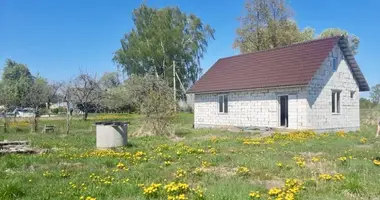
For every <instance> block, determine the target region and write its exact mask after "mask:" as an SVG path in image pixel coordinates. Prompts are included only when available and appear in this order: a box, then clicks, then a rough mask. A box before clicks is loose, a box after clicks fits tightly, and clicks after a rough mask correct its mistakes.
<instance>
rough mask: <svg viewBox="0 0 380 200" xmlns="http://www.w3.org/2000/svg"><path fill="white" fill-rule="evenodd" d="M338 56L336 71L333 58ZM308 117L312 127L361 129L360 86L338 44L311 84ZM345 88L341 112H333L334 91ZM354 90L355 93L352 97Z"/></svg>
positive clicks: (341, 100) (309, 87)
mask: <svg viewBox="0 0 380 200" xmlns="http://www.w3.org/2000/svg"><path fill="white" fill-rule="evenodd" d="M333 56H334V57H337V58H338V63H339V65H338V68H337V70H336V71H335V72H334V71H333V67H332V58H333ZM307 90H308V103H309V105H308V111H307V112H308V113H309V114H308V116H309V117H308V120H307V127H309V128H310V129H326V130H339V129H345V130H357V129H358V128H360V113H359V99H360V95H359V88H358V84H357V83H356V80H355V79H354V76H353V74H352V72H351V70H350V68H349V67H348V65H347V63H346V61H345V59H344V56H343V54H342V52H341V50H340V48H339V46H335V47H334V49H333V50H332V52H330V54H329V56H328V57H327V58H326V59H325V61H324V62H323V64H322V67H321V68H320V69H319V70H318V71H317V73H316V74H315V75H314V77H313V79H312V81H311V82H310V84H309V86H308V89H307ZM333 90H341V93H340V114H333V113H332V91H333ZM351 91H353V92H354V96H353V98H351Z"/></svg>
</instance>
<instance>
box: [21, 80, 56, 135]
mask: <svg viewBox="0 0 380 200" xmlns="http://www.w3.org/2000/svg"><path fill="white" fill-rule="evenodd" d="M49 90H50V88H49V85H48V82H47V80H46V79H44V78H42V77H41V76H39V75H37V77H35V78H34V80H33V83H32V85H31V86H30V88H29V91H28V93H27V96H26V99H27V100H28V105H29V106H31V107H32V108H34V111H35V113H34V116H33V121H32V124H33V127H32V129H31V131H32V132H37V130H38V118H39V116H38V115H39V110H40V108H41V107H43V106H45V103H46V102H48V101H49V92H50V91H49Z"/></svg>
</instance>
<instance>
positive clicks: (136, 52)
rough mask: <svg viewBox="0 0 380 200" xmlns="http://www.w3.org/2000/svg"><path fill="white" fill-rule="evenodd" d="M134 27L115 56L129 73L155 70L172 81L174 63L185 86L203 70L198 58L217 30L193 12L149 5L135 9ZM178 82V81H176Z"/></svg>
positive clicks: (120, 65)
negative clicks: (150, 6) (188, 12)
mask: <svg viewBox="0 0 380 200" xmlns="http://www.w3.org/2000/svg"><path fill="white" fill-rule="evenodd" d="M133 22H134V25H135V27H134V28H133V29H132V31H131V32H129V33H127V34H125V36H124V37H123V38H122V39H121V48H120V49H119V50H117V51H116V52H115V55H114V58H113V60H114V61H115V62H116V63H117V64H118V66H119V67H121V68H122V69H123V70H124V72H126V73H127V74H128V75H129V76H130V75H132V74H137V75H146V74H153V75H155V76H157V77H161V78H162V79H164V80H166V81H167V82H168V83H169V84H170V86H171V85H172V82H171V80H172V77H173V72H172V70H171V69H172V64H173V61H174V62H176V72H177V73H178V76H179V78H180V80H181V81H182V82H183V84H184V86H185V87H188V86H189V85H190V84H192V83H194V82H195V81H196V80H197V79H198V77H199V75H200V73H201V67H200V64H199V60H200V59H201V58H202V57H203V54H204V53H205V52H206V48H207V46H208V42H209V40H210V39H213V38H214V30H213V29H212V28H211V27H210V26H209V25H207V24H204V23H202V21H201V19H199V18H198V17H197V16H195V15H193V14H186V13H183V12H182V11H181V10H180V9H179V8H172V7H167V8H162V9H155V8H149V7H147V6H146V5H141V6H140V7H139V8H138V9H135V10H134V11H133ZM177 84H178V83H177Z"/></svg>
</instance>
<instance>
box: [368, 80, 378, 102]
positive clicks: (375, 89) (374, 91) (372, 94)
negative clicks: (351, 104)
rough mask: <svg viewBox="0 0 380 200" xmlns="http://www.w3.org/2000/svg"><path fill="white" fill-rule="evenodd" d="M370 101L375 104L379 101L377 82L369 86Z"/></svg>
mask: <svg viewBox="0 0 380 200" xmlns="http://www.w3.org/2000/svg"><path fill="white" fill-rule="evenodd" d="M369 96H370V99H371V101H372V102H373V103H374V104H375V105H376V106H377V105H379V103H380V84H377V85H375V86H373V87H372V88H371V92H370V93H369Z"/></svg>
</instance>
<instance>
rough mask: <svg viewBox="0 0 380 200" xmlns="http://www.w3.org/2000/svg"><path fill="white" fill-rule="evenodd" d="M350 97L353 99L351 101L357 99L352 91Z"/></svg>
mask: <svg viewBox="0 0 380 200" xmlns="http://www.w3.org/2000/svg"><path fill="white" fill-rule="evenodd" d="M350 97H351V99H354V98H355V91H350Z"/></svg>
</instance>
